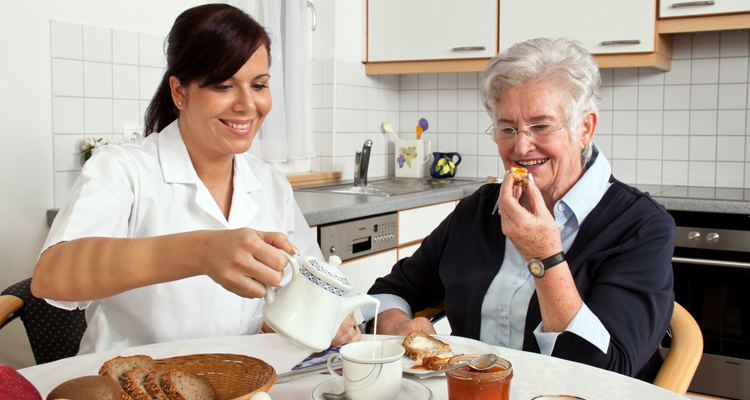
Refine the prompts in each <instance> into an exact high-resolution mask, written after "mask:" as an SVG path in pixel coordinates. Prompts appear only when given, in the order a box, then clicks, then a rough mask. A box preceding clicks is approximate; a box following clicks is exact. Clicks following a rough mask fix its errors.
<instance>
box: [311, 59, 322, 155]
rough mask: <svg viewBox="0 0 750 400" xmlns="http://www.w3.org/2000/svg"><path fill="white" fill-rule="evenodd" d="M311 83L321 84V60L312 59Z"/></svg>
mask: <svg viewBox="0 0 750 400" xmlns="http://www.w3.org/2000/svg"><path fill="white" fill-rule="evenodd" d="M310 83H311V84H313V85H320V60H312V61H311V62H310ZM318 162H320V160H318Z"/></svg>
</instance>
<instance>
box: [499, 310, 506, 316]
mask: <svg viewBox="0 0 750 400" xmlns="http://www.w3.org/2000/svg"><path fill="white" fill-rule="evenodd" d="M500 316H501V317H502V318H508V312H507V311H505V310H500Z"/></svg>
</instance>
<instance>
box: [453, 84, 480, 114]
mask: <svg viewBox="0 0 750 400" xmlns="http://www.w3.org/2000/svg"><path fill="white" fill-rule="evenodd" d="M480 108H481V109H483V107H482V105H481V104H480V102H479V90H477V89H459V90H458V104H456V109H457V110H459V111H476V110H479V109H480Z"/></svg>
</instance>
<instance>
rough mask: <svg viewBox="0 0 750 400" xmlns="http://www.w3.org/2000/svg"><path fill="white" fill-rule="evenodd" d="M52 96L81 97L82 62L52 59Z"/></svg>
mask: <svg viewBox="0 0 750 400" xmlns="http://www.w3.org/2000/svg"><path fill="white" fill-rule="evenodd" d="M52 95H54V96H83V62H81V61H72V60H61V59H57V58H53V59H52Z"/></svg>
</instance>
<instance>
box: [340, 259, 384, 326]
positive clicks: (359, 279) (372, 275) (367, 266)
mask: <svg viewBox="0 0 750 400" xmlns="http://www.w3.org/2000/svg"><path fill="white" fill-rule="evenodd" d="M396 254H397V252H396V249H392V250H387V251H383V252H380V253H375V254H370V255H369V256H364V257H360V258H355V259H352V260H349V261H346V262H344V263H343V264H341V265H340V266H339V269H340V270H341V272H342V273H343V274H344V275H346V277H347V278H349V280H350V281H351V282H352V283H353V284H354V289H352V290H351V291H350V292H349V296H354V295H357V294H363V293H367V291H368V290H370V287H371V286H372V284H373V283H375V280H376V279H378V278H380V277H381V276H385V275H387V274H388V273H389V272H391V268H393V264H395V263H396V261H397V259H396ZM354 316H355V318H356V319H357V322H358V323H359V322H362V320H363V319H362V311H361V310H359V309H358V310H357V311H355V312H354Z"/></svg>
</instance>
